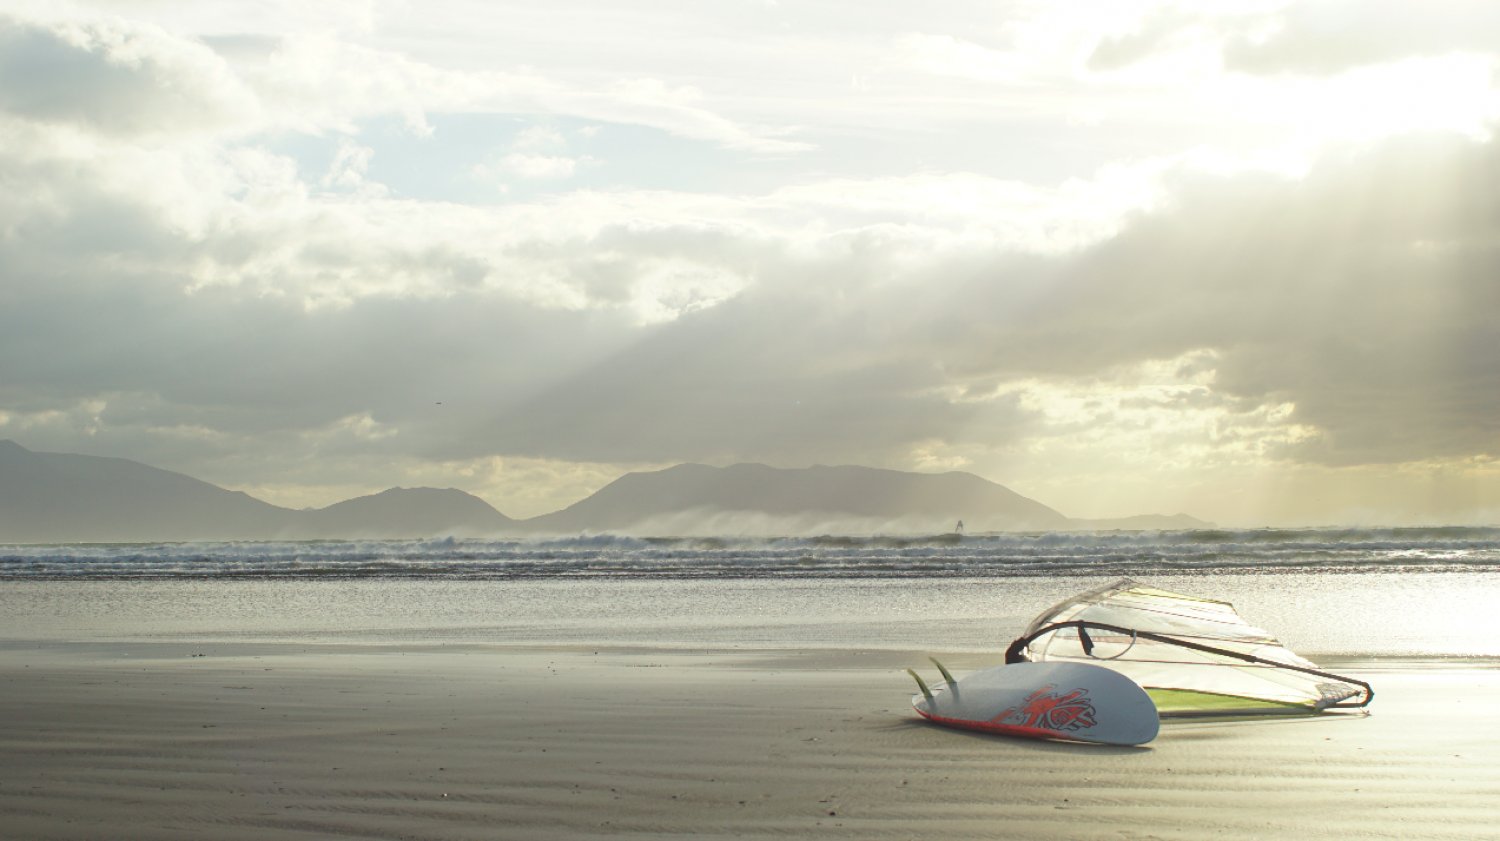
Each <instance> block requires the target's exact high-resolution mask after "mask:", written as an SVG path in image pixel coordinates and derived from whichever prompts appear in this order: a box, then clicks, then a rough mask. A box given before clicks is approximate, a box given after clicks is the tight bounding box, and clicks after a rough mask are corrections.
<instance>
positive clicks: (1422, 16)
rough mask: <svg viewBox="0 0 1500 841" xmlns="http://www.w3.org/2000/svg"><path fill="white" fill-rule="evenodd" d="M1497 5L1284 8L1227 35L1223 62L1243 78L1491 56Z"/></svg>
mask: <svg viewBox="0 0 1500 841" xmlns="http://www.w3.org/2000/svg"><path fill="white" fill-rule="evenodd" d="M1497 43H1500V7H1496V6H1495V4H1493V3H1488V2H1484V0H1438V2H1433V3H1422V4H1414V3H1407V2H1402V0H1376V2H1369V0H1361V1H1360V2H1354V0H1329V2H1320V3H1290V4H1288V5H1287V6H1286V7H1285V8H1283V9H1281V10H1279V11H1277V12H1276V13H1274V14H1272V15H1270V16H1268V17H1267V18H1265V19H1261V20H1254V21H1252V22H1250V25H1249V26H1247V27H1244V28H1241V29H1239V31H1235V32H1233V33H1232V34H1231V35H1230V37H1229V38H1228V40H1227V41H1226V43H1225V45H1224V64H1225V66H1226V67H1228V68H1229V69H1232V70H1238V71H1242V72H1246V73H1298V74H1306V75H1325V74H1332V73H1339V72H1343V71H1345V70H1349V69H1352V68H1356V67H1361V66H1366V65H1371V64H1381V63H1385V62H1393V61H1399V60H1402V59H1407V58H1413V57H1422V56H1427V57H1432V56H1442V55H1446V54H1450V53H1455V52H1476V53H1488V54H1491V55H1493V53H1494V51H1495V45H1496V44H1497Z"/></svg>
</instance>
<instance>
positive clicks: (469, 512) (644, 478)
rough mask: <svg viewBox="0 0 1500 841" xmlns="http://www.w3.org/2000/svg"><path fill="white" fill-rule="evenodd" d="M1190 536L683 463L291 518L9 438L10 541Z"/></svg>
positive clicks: (982, 498) (847, 475)
mask: <svg viewBox="0 0 1500 841" xmlns="http://www.w3.org/2000/svg"><path fill="white" fill-rule="evenodd" d="M960 520H962V521H963V523H964V525H965V527H966V529H967V530H969V531H974V532H978V531H1016V530H1028V531H1042V530H1047V531H1062V530H1071V529H1117V528H1119V529H1158V528H1170V529H1184V528H1201V527H1206V526H1209V525H1211V524H1209V523H1205V522H1203V521H1201V520H1196V519H1194V518H1192V517H1188V516H1187V515H1181V514H1179V515H1174V516H1172V517H1159V516H1155V515H1145V516H1141V517H1131V518H1124V519H1119V520H1074V519H1070V518H1068V517H1066V516H1064V515H1063V514H1061V513H1059V512H1058V511H1056V510H1054V509H1052V508H1049V507H1047V506H1045V505H1043V504H1041V503H1039V502H1037V501H1035V500H1032V499H1028V498H1027V497H1024V496H1022V495H1020V494H1018V493H1016V492H1014V491H1012V490H1010V489H1009V488H1006V487H1004V486H1002V485H998V484H996V483H994V482H990V481H988V480H986V479H983V478H981V477H979V476H975V475H974V474H972V473H962V472H951V473H940V474H937V473H909V472H903V471H898V470H884V469H879V468H871V467H854V466H841V467H826V466H822V465H817V466H814V467H807V468H797V469H786V468H775V467H769V466H766V465H763V464H737V465H733V466H730V467H710V466H707V465H702V464H682V465H677V466H676V467H670V468H667V469H665V470H658V471H651V472H640V473H627V474H626V475H624V476H621V477H620V478H619V479H617V480H615V481H614V482H611V483H610V484H609V485H606V486H605V487H604V488H601V489H600V490H599V491H598V492H596V493H594V494H592V495H590V496H589V497H587V498H585V499H583V500H580V501H579V502H577V503H574V504H573V505H570V506H568V507H567V508H564V509H562V510H561V511H556V512H553V513H551V514H545V515H542V516H540V517H533V518H531V519H529V520H514V519H512V518H510V517H507V516H505V515H504V514H502V513H500V512H499V511H497V510H495V508H494V507H492V506H491V505H489V504H488V503H486V502H485V501H484V500H482V499H480V498H478V497H476V496H473V495H472V494H469V493H466V492H464V491H460V490H455V489H452V488H449V489H446V490H439V489H436V488H391V489H390V490H386V491H382V492H380V493H377V494H371V495H369V496H362V497H357V498H354V499H349V500H345V501H343V502H338V503H335V504H333V505H329V506H327V507H325V508H319V509H306V510H300V511H299V510H293V509H290V508H283V507H280V506H276V505H272V504H270V503H267V502H263V501H261V500H258V499H255V498H254V497H251V496H249V495H248V494H245V493H241V492H239V491H229V490H225V489H224V488H220V487H218V486H216V485H212V484H210V483H208V482H203V481H200V480H198V479H194V478H192V477H190V476H185V475H183V474H181V473H174V472H172V471H169V470H162V469H160V468H155V467H150V466H148V465H144V464H140V463H139V462H134V461H129V460H127V459H119V458H105V457H101V456H85V455H73V454H65V453H41V452H33V451H31V450H28V449H26V448H25V447H22V446H21V445H19V444H17V443H15V442H14V441H0V542H9V543H54V542H152V541H184V540H271V539H312V538H360V537H365V538H415V537H432V536H447V535H456V536H476V537H477V536H489V535H507V534H517V535H519V534H579V533H603V532H623V533H634V534H643V535H707V534H762V535H771V534H829V533H834V534H837V533H843V534H876V533H884V534H910V533H917V534H921V533H926V534H933V533H943V532H951V531H953V530H954V528H955V526H956V525H957V523H958V522H959V521H960Z"/></svg>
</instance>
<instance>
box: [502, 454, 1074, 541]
mask: <svg viewBox="0 0 1500 841" xmlns="http://www.w3.org/2000/svg"><path fill="white" fill-rule="evenodd" d="M959 520H962V521H963V522H964V525H965V527H966V528H967V529H969V530H971V531H992V530H993V531H998V530H1014V529H1038V530H1041V529H1066V528H1068V527H1069V520H1068V518H1067V517H1065V516H1063V515H1062V514H1060V513H1058V512H1057V511H1054V510H1052V509H1051V508H1048V507H1047V506H1045V505H1043V504H1041V503H1040V502H1036V501H1035V500H1031V499H1027V498H1026V497H1024V496H1021V495H1020V494H1018V493H1016V492H1015V491H1012V490H1010V489H1008V488H1006V487H1004V486H1001V485H997V484H995V483H994V482H990V481H988V480H985V479H981V478H980V477H978V476H975V475H974V474H972V473H956V472H955V473H907V472H902V471H898V470H879V469H876V468H871V467H824V466H821V465H819V466H816V467H808V468H800V469H782V468H775V467H767V466H766V465H763V464H736V465H734V466H732V467H708V466H705V465H702V464H681V465H678V466H676V467H669V468H667V469H665V470H658V471H653V472H643V473H627V474H626V475H624V476H621V477H620V478H619V479H617V480H615V481H614V482H612V483H610V484H609V485H607V486H605V487H604V488H602V489H600V490H599V491H598V492H597V493H595V494H594V495H593V496H590V497H588V498H587V499H584V500H582V501H581V502H578V503H575V504H573V505H571V506H569V507H567V508H565V509H563V510H561V511H558V512H555V513H553V514H546V515H543V516H541V517H534V518H532V519H530V520H523V521H521V522H520V523H518V526H519V527H521V528H523V529H526V530H528V531H533V532H541V533H559V534H571V533H578V532H582V531H591V532H601V531H628V532H633V533H640V534H674V535H682V534H735V533H747V532H748V533H760V534H803V533H808V532H810V531H811V532H817V531H841V532H887V533H891V532H928V533H932V532H946V531H952V530H953V529H954V527H955V526H956V525H957V523H958V521H959Z"/></svg>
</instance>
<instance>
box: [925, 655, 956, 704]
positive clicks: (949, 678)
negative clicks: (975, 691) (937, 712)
mask: <svg viewBox="0 0 1500 841" xmlns="http://www.w3.org/2000/svg"><path fill="white" fill-rule="evenodd" d="M927 659H928V660H931V661H932V665H934V666H937V669H938V671H940V672H942V673H943V680H945V681H947V683H948V690H949V691H950V692H952V693H953V694H955V695H957V694H958V681H956V680H954V679H953V675H951V674H949V673H948V667H946V666H944V665H943V664H942V663H939V662H938V658H936V657H928V658H927Z"/></svg>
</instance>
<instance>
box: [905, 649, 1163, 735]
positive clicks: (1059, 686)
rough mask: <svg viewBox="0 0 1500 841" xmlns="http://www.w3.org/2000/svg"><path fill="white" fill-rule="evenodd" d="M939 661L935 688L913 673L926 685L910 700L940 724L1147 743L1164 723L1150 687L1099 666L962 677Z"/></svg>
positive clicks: (1007, 668) (1032, 667) (1012, 669)
mask: <svg viewBox="0 0 1500 841" xmlns="http://www.w3.org/2000/svg"><path fill="white" fill-rule="evenodd" d="M933 662H934V663H937V661H936V660H934V661H933ZM937 667H938V669H939V670H941V671H942V673H943V678H944V682H943V685H941V686H938V687H937V688H935V689H930V690H929V689H928V687H927V684H926V683H924V682H923V681H922V679H921V678H920V677H918V676H917V673H916V672H911V675H912V677H915V678H917V684H918V685H919V686H920V687H921V688H922V694H920V695H913V696H912V699H911V703H912V706H913V707H914V708H915V709H916V711H917V712H918V713H919V714H920V715H921V716H922V717H923V718H926V719H927V720H929V721H932V722H936V723H937V724H943V725H947V726H949V727H962V728H964V729H967V730H983V731H985V732H988V733H1003V734H1006V735H1010V736H1026V737H1029V738H1034V739H1067V740H1070V741H1075V742H1095V743H1099V744H1105V745H1141V744H1145V743H1146V742H1149V741H1151V740H1152V739H1154V738H1156V732H1157V730H1158V729H1159V728H1160V726H1161V721H1160V719H1159V717H1158V716H1157V714H1156V705H1155V704H1154V703H1152V702H1151V697H1150V696H1149V695H1147V694H1146V690H1144V689H1142V688H1141V687H1140V684H1138V683H1136V682H1135V681H1133V680H1131V679H1130V678H1128V677H1125V676H1124V675H1122V674H1120V673H1119V672H1115V671H1111V670H1109V669H1106V668H1103V667H1101V666H1094V665H1090V664H1088V663H1010V664H1007V665H1004V666H996V667H995V668H992V669H985V670H983V671H979V672H975V673H974V674H971V675H969V676H967V677H965V678H964V679H963V680H959V681H955V680H953V676H952V675H950V674H948V670H947V669H944V668H943V665H942V664H941V663H937ZM908 671H910V670H908Z"/></svg>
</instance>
